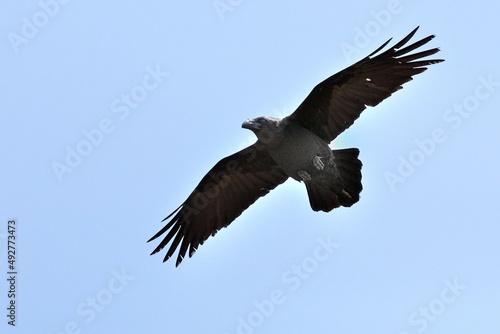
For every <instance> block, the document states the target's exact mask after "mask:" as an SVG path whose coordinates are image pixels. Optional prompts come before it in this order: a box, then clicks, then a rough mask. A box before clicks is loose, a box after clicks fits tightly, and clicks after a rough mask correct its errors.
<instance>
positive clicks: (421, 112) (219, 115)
mask: <svg viewBox="0 0 500 334" xmlns="http://www.w3.org/2000/svg"><path fill="white" fill-rule="evenodd" d="M499 10H500V8H499V4H498V2H494V1H485V2H482V4H481V6H479V5H478V4H475V3H469V2H458V3H457V2H452V1H442V2H439V3H437V2H430V1H409V0H407V1H405V0H399V1H397V0H391V1H357V2H350V3H346V4H343V5H342V6H339V5H338V4H334V3H332V2H330V1H317V2H314V4H311V3H306V2H296V3H290V2H285V1H274V2H272V3H259V2H255V1H245V0H220V1H213V0H209V1H196V2H175V3H171V2H170V3H169V2H160V1H150V2H147V3H143V2H136V1H120V2H117V1H111V2H106V3H104V2H98V1H85V2H84V1H62V0H59V1H57V0H41V1H24V2H22V3H21V2H20V3H17V2H15V3H14V2H11V3H9V4H5V6H4V10H2V12H1V13H0V16H1V20H0V29H1V36H2V38H1V42H0V48H1V51H0V52H1V54H2V62H1V63H0V69H1V73H2V75H1V76H0V100H1V114H0V115H1V119H0V127H1V131H0V152H1V156H2V169H1V170H2V173H1V178H0V182H1V183H0V185H1V189H2V192H1V194H0V199H1V201H0V202H1V205H0V237H1V239H0V268H2V269H1V270H0V273H1V275H0V276H3V277H4V278H5V279H2V280H1V281H0V282H2V283H0V309H1V310H3V311H2V312H3V314H1V313H0V315H1V317H0V319H3V320H2V321H0V329H1V331H2V332H9V333H10V332H12V333H15V332H17V333H43V334H49V333H52V334H56V333H105V332H107V333H123V332H130V333H134V332H142V331H144V330H147V331H148V332H151V333H157V332H162V333H163V332H168V333H220V334H225V333H227V334H233V333H245V334H249V333H277V332H281V333H304V332H308V333H385V334H387V333H394V334H414V333H465V332H475V333H488V332H493V331H495V330H497V329H498V328H499V327H500V320H499V318H498V310H499V309H500V289H498V282H500V269H499V266H498V263H499V254H500V246H499V243H498V237H499V234H500V227H499V224H498V223H499V221H500V214H499V211H498V208H497V207H496V205H497V203H496V202H497V200H498V190H497V187H498V184H499V181H500V178H499V176H498V170H497V166H498V164H499V163H500V157H499V154H498V148H497V145H496V144H497V143H498V139H499V138H498V123H499V121H500V116H499V114H498V112H497V111H498V109H499V105H500V71H499V66H498V59H499V56H500V50H499V48H498V45H497V44H498V43H497V42H496V41H497V39H498V36H497V35H498V34H497V30H496V29H495V28H494V27H496V26H498V12H499ZM418 25H420V27H421V28H420V30H419V31H418V33H417V35H416V38H423V37H425V36H427V35H430V34H436V38H435V39H434V40H433V41H432V42H431V43H430V44H429V46H430V47H440V48H441V52H440V53H439V57H441V58H444V59H446V62H444V63H441V64H439V65H433V66H432V67H431V68H429V70H428V71H426V72H425V73H423V74H421V75H418V76H417V77H415V80H413V81H412V82H409V83H407V84H406V85H405V86H404V89H403V90H401V91H399V92H397V93H396V94H395V95H393V96H392V97H391V98H390V99H388V100H386V101H384V102H383V103H382V104H380V105H379V106H378V107H377V108H369V109H367V110H366V111H365V112H364V113H363V114H362V116H361V118H360V119H359V120H358V121H357V122H356V123H355V124H354V125H353V126H352V127H351V128H350V129H349V130H348V131H346V132H345V133H343V134H342V135H341V136H340V137H339V138H338V139H337V140H336V141H335V142H333V143H332V147H334V148H348V147H358V148H359V149H360V151H361V153H360V159H361V160H362V161H363V186H364V190H363V192H362V193H361V200H360V201H359V202H358V203H357V204H355V205H354V206H352V207H351V208H340V209H336V210H334V211H332V212H330V213H317V212H313V211H312V210H311V209H310V207H309V203H308V200H307V195H306V191H305V187H304V186H303V185H302V184H299V183H297V182H295V181H293V180H289V181H288V182H286V183H285V184H283V185H281V186H280V187H278V188H277V189H276V190H274V191H272V192H271V193H270V194H269V195H267V196H266V197H264V198H263V199H261V200H259V201H258V202H256V204H254V205H253V206H251V207H250V208H249V209H248V210H247V211H245V212H244V214H243V215H242V216H240V217H239V218H238V219H237V220H236V221H235V222H233V224H231V225H230V227H229V228H227V229H224V230H222V231H220V232H219V233H218V234H217V235H216V236H215V237H213V238H210V239H209V240H207V242H206V243H205V244H204V245H203V246H201V247H200V248H199V249H198V251H197V253H196V254H195V256H194V257H193V258H191V259H186V260H185V261H184V262H183V263H182V264H181V265H180V266H179V267H178V268H175V267H174V261H172V260H171V261H168V262H166V263H164V264H163V263H162V258H163V254H164V252H162V255H156V256H149V253H150V252H151V251H152V250H153V249H154V247H155V246H156V243H149V244H147V243H146V240H148V239H149V238H150V237H151V236H152V235H153V234H154V233H156V232H157V231H158V229H159V228H161V227H162V223H161V220H162V219H163V218H164V217H165V216H166V215H167V214H169V213H170V212H171V211H173V210H174V209H175V208H176V207H177V206H178V205H179V204H180V203H182V201H183V200H184V199H185V198H186V197H187V196H188V194H189V193H190V192H191V190H192V189H193V187H194V186H195V185H196V184H197V183H198V182H199V180H200V178H201V177H202V176H203V175H204V174H205V173H206V172H207V171H208V170H209V169H210V168H211V167H212V166H213V165H214V164H215V163H216V162H217V161H218V160H219V159H221V158H222V157H225V156H227V155H229V154H231V153H233V152H235V151H236V150H238V149H241V148H243V147H244V146H246V145H249V144H251V143H253V141H254V136H253V134H252V133H251V132H250V131H247V130H244V129H241V123H242V122H243V121H244V120H245V119H247V118H249V117H256V116H260V115H270V116H276V117H283V116H286V115H288V114H289V113H291V112H293V111H294V109H295V108H296V107H297V106H298V105H299V104H300V102H302V100H303V99H304V98H305V96H306V95H307V94H308V93H309V91H310V90H311V89H312V88H313V87H314V85H316V84H317V83H318V82H320V81H321V80H323V79H324V78H326V77H328V76H329V75H331V74H333V73H335V72H337V71H339V70H341V69H343V68H345V67H346V66H348V65H350V64H352V63H353V62H355V61H356V60H358V59H360V58H362V57H364V56H366V55H367V54H369V53H370V52H371V51H373V50H374V49H376V48H377V47H378V46H379V45H381V44H382V43H383V42H385V41H386V40H387V39H389V38H390V37H394V40H395V41H397V40H399V39H401V38H402V37H404V36H405V35H406V34H407V33H408V32H410V31H411V30H412V29H413V28H415V27H416V26H418ZM9 220H15V222H16V247H17V249H16V262H15V265H16V272H17V274H16V289H15V290H16V291H15V292H16V298H15V299H14V300H15V303H16V304H15V305H16V326H15V327H12V326H11V325H9V324H8V320H9V319H8V317H7V314H8V312H9V311H8V310H7V309H6V308H7V307H8V306H9V305H10V304H9V303H10V301H11V300H13V299H12V298H9V297H8V291H9V289H10V285H9V283H8V281H7V279H8V278H9V274H7V272H8V271H9V270H8V268H7V266H8V262H7V237H8V236H9V234H8V227H7V225H8V221H9Z"/></svg>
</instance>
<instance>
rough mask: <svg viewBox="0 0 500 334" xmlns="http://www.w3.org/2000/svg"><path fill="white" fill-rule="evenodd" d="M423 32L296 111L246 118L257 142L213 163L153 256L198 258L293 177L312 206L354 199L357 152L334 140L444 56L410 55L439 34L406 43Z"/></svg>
mask: <svg viewBox="0 0 500 334" xmlns="http://www.w3.org/2000/svg"><path fill="white" fill-rule="evenodd" d="M417 29H418V28H416V29H414V30H413V31H412V32H411V33H410V34H409V35H408V36H406V37H405V38H403V39H402V40H401V41H400V42H399V43H397V44H396V45H394V46H393V47H392V48H389V49H388V50H386V51H384V52H382V53H380V54H378V55H376V56H375V54H377V52H379V51H380V50H381V49H382V48H384V47H385V46H386V45H387V43H389V41H387V42H386V43H384V44H383V45H382V46H381V47H379V48H378V49H377V50H375V51H374V52H373V53H371V54H370V55H369V56H367V57H365V58H363V59H361V60H360V61H358V62H357V63H355V64H353V65H351V66H349V67H348V68H346V69H344V70H342V71H340V72H338V73H337V74H334V75H332V76H331V77H329V78H327V79H326V80H324V81H323V82H321V83H319V84H318V85H317V86H316V87H314V89H313V90H312V91H311V93H310V94H309V95H308V96H307V98H306V99H305V100H304V101H303V102H302V103H301V104H300V105H299V107H298V108H297V109H296V110H295V112H293V113H292V114H291V115H289V116H287V117H285V118H283V119H277V118H273V117H267V116H263V117H257V118H254V119H249V120H247V121H246V122H244V123H243V125H242V127H243V128H246V129H249V130H252V131H253V132H254V133H255V135H256V136H257V142H256V143H255V144H253V145H250V146H249V147H247V148H245V149H243V150H241V151H239V152H236V153H234V154H232V155H230V156H228V157H226V158H223V159H222V160H220V161H219V162H218V163H217V164H215V166H214V167H213V168H212V169H211V170H210V171H209V172H208V173H207V174H206V175H205V176H204V177H203V178H202V179H201V181H200V182H199V184H198V185H197V186H196V188H195V189H194V190H193V192H192V193H191V194H190V195H189V196H188V198H187V199H186V200H185V201H184V203H183V204H181V206H179V207H178V208H177V209H176V210H175V211H174V212H172V213H171V214H170V215H169V216H167V217H166V218H165V219H164V220H167V219H169V218H171V217H172V216H173V217H172V218H171V219H170V221H169V222H168V223H167V224H166V225H165V227H163V228H162V229H161V230H160V231H159V232H158V233H156V234H155V235H154V236H153V237H152V238H151V239H150V240H149V241H151V240H154V239H156V238H158V237H160V236H161V235H163V234H164V233H167V234H166V236H165V237H164V238H163V240H162V241H161V242H160V244H159V245H158V246H157V247H156V248H155V250H154V251H153V253H152V254H155V253H157V252H159V251H160V250H161V249H163V248H164V247H165V246H166V245H167V244H168V243H169V242H171V244H170V247H169V248H168V251H167V254H166V255H165V258H164V261H166V260H168V259H169V258H170V257H171V256H172V255H173V253H174V252H175V250H176V249H177V247H179V254H178V256H177V262H176V265H179V264H180V263H181V261H182V259H183V258H184V256H185V254H186V252H187V251H188V250H189V256H192V255H193V254H194V252H195V251H196V249H197V248H198V246H199V245H201V244H203V242H204V241H205V240H206V239H208V238H209V237H210V235H214V234H215V233H217V231H218V230H220V229H221V228H222V227H226V226H228V225H229V224H230V223H231V222H233V221H234V220H235V219H236V218H237V217H238V216H239V215H240V214H241V213H242V212H243V211H244V210H245V209H246V208H248V207H249V206H250V205H251V204H253V203H254V202H255V201H256V200H257V199H259V198H260V197H262V196H265V195H266V194H267V193H269V191H271V190H272V189H274V188H275V187H277V186H278V185H280V184H281V183H283V182H285V181H286V180H287V179H288V178H289V177H290V178H292V179H294V180H296V181H299V182H304V184H305V186H306V189H307V193H308V197H309V203H310V205H311V208H312V209H313V210H314V211H325V212H329V211H331V210H332V209H334V208H337V207H339V206H345V207H349V206H351V205H353V204H354V203H356V202H357V201H358V200H359V194H360V192H361V190H362V185H361V166H362V164H361V161H360V160H359V159H358V155H359V150H358V149H356V148H350V149H340V150H332V149H331V148H330V147H329V144H330V142H331V141H332V140H333V139H335V138H336V137H337V136H338V135H339V134H340V133H341V132H343V131H344V130H345V129H347V128H348V127H349V126H351V125H352V124H353V123H354V121H355V120H356V119H357V118H358V117H359V116H360V114H361V112H362V111H363V110H364V109H365V108H366V107H367V106H376V105H377V104H379V103H380V102H382V101H383V100H384V99H385V98H387V97H389V96H390V95H391V94H392V93H394V92H395V91H397V90H399V89H401V88H402V87H401V85H402V84H404V83H405V82H408V81H410V80H412V76H414V75H416V74H418V73H421V72H423V71H425V70H426V69H427V68H426V67H425V66H427V65H431V64H435V63H439V62H441V61H443V60H441V59H430V60H426V59H422V58H425V57H427V56H430V55H433V54H435V53H436V52H438V51H439V49H437V48H434V49H430V50H426V51H421V52H417V53H412V54H410V52H411V51H413V50H415V49H417V48H419V47H420V46H422V45H424V44H426V43H428V42H429V41H430V40H431V39H432V38H433V37H434V36H428V37H426V38H423V39H421V40H419V41H417V42H415V43H413V44H410V45H408V46H405V45H406V43H407V42H408V41H409V40H410V39H411V38H412V37H413V35H414V34H415V32H416V31H417ZM403 46H404V47H403ZM372 56H373V57H372Z"/></svg>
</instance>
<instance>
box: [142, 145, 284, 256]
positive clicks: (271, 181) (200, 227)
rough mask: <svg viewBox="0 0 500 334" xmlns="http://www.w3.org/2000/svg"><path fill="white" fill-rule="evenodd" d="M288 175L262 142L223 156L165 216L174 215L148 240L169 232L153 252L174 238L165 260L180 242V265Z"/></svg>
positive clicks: (156, 251)
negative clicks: (182, 200)
mask: <svg viewBox="0 0 500 334" xmlns="http://www.w3.org/2000/svg"><path fill="white" fill-rule="evenodd" d="M287 178H288V176H287V175H286V174H285V172H284V171H283V170H282V169H281V168H280V167H278V166H277V164H276V162H275V161H274V160H273V159H272V158H271V156H270V155H269V153H268V152H267V151H266V150H265V149H264V148H263V147H262V146H261V145H259V144H258V143H255V144H253V145H251V146H249V147H247V148H245V149H243V150H241V151H239V152H237V153H235V154H233V155H230V156H228V157H226V158H224V159H222V160H221V161H219V162H218V163H217V164H216V165H215V166H214V167H213V168H212V169H211V170H210V171H209V172H208V173H207V175H205V176H204V177H203V179H202V180H201V181H200V183H199V184H198V186H196V188H195V189H194V191H193V192H192V193H191V195H189V197H188V198H187V199H186V201H185V202H184V203H182V205H181V206H180V207H178V208H177V209H176V210H175V211H174V212H172V213H171V214H170V215H169V216H168V217H166V218H165V219H164V220H167V219H169V218H170V217H172V216H173V217H172V219H171V220H170V221H169V222H168V223H167V225H165V227H163V228H162V229H161V230H160V231H159V232H158V233H156V234H155V235H154V236H153V237H152V238H151V239H150V240H148V242H149V241H151V240H154V239H156V238H158V237H160V236H161V235H163V234H164V233H166V232H167V231H168V233H167V235H166V236H165V237H164V238H163V240H162V241H161V242H160V244H159V245H158V247H156V248H155V250H154V251H153V252H152V253H151V255H153V254H155V253H158V252H159V251H160V250H162V249H163V248H164V247H165V246H166V245H167V244H168V243H169V242H170V241H171V240H173V241H172V244H171V245H170V247H169V249H168V251H167V254H166V255H165V258H164V260H163V261H166V260H168V259H169V258H170V257H171V256H172V255H173V254H174V252H175V250H176V249H177V247H178V246H179V245H180V249H179V253H178V256H177V262H176V266H178V265H179V264H180V263H181V262H182V259H183V258H184V256H185V255H186V251H187V250H188V248H189V257H191V256H192V255H193V254H194V252H195V251H196V249H197V248H198V246H199V245H201V244H203V242H204V241H205V240H207V239H208V237H209V236H210V235H212V236H213V235H215V233H217V231H218V230H220V229H221V228H223V227H226V226H228V225H229V224H230V223H231V222H232V221H233V220H234V219H235V218H236V217H238V216H239V215H240V214H241V213H242V212H243V211H244V210H245V209H246V208H248V207H249V206H250V205H251V204H252V203H254V202H255V201H256V200H257V199H258V198H259V197H262V196H264V195H266V194H267V193H268V192H269V191H270V190H272V189H274V188H275V187H277V186H278V185H279V184H281V183H283V182H285V181H286V179H287Z"/></svg>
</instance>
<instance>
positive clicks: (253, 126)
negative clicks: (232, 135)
mask: <svg viewBox="0 0 500 334" xmlns="http://www.w3.org/2000/svg"><path fill="white" fill-rule="evenodd" d="M241 127H242V128H244V129H248V130H252V131H253V130H260V129H261V128H262V125H261V124H260V123H258V122H256V121H255V120H254V119H247V120H246V121H244V122H243V124H241Z"/></svg>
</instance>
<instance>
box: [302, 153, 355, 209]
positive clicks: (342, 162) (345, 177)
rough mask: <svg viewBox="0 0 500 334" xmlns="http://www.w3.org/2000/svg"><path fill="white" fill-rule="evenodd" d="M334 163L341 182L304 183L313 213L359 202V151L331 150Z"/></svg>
mask: <svg viewBox="0 0 500 334" xmlns="http://www.w3.org/2000/svg"><path fill="white" fill-rule="evenodd" d="M332 153H333V156H334V158H335V159H334V162H335V164H336V165H337V169H338V171H339V172H340V177H341V182H338V181H337V182H335V183H332V184H324V183H309V182H305V184H306V188H307V194H308V196H309V203H310V204H311V208H312V209H313V210H314V211H325V212H329V211H331V210H333V209H335V208H338V207H339V206H347V207H348V206H351V205H353V204H354V203H356V202H357V201H359V193H360V192H361V190H362V189H363V186H362V185H361V166H362V163H361V161H360V160H359V159H358V155H359V150H358V149H357V148H348V149H343V150H333V151H332Z"/></svg>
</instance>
